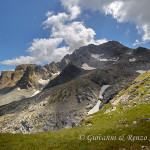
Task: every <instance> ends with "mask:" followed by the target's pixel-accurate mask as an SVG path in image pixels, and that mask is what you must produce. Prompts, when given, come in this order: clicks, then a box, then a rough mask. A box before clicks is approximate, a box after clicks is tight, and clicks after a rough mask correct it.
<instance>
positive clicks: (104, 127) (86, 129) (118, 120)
mask: <svg viewBox="0 0 150 150" xmlns="http://www.w3.org/2000/svg"><path fill="white" fill-rule="evenodd" d="M149 78H150V72H148V73H147V74H145V75H140V76H139V77H138V78H137V79H136V80H135V81H134V82H133V83H132V85H131V86H133V87H134V86H135V84H137V83H138V85H143V84H140V83H142V82H143V81H144V80H145V81H146V82H147V81H148V79H149ZM147 85H148V86H149V81H148V82H147ZM131 86H130V87H129V88H131ZM131 90H132V89H130V90H129V89H126V92H130V91H131ZM138 91H139V93H140V92H141V91H143V90H142V88H141V86H138V87H137V88H136V94H137V92H138ZM144 91H145V90H144ZM146 91H147V90H146ZM126 92H124V93H120V95H123V94H125V93H126ZM134 92H135V90H132V92H130V94H135V93H134ZM144 95H145V92H144ZM142 98H143V96H142ZM138 100H139V99H138ZM146 102H147V101H146ZM146 102H144V103H143V104H142V103H139V104H137V105H134V104H133V103H132V102H130V106H131V107H124V104H119V105H118V106H117V109H116V110H115V111H112V112H109V113H106V114H105V113H104V112H105V111H106V110H107V109H109V108H110V107H111V104H110V103H108V104H106V105H105V106H104V107H103V109H102V110H100V111H99V112H97V113H95V114H93V115H91V116H89V119H87V120H86V121H84V122H83V123H82V126H81V127H75V128H71V129H64V130H61V131H54V132H45V133H36V134H30V135H23V134H0V149H1V150H3V149H6V150H9V149H12V150H14V149H15V150H20V149H21V150H28V149H29V150H37V149H40V150H50V149H54V150H55V149H60V150H61V149H67V150H78V149H80V150H93V149H94V150H97V149H100V150H103V149H104V150H107V149H108V150H111V149H115V150H116V149H120V148H126V149H140V148H141V146H148V147H149V148H150V141H149V140H145V141H144V140H135V141H131V140H129V139H128V135H134V136H147V137H148V138H149V139H150V130H149V127H150V121H149V120H147V118H150V111H149V110H150V105H149V104H148V103H147V104H146ZM133 121H136V122H137V124H136V125H133ZM91 123H92V125H88V124H91ZM80 134H81V135H82V137H84V136H83V135H85V140H79V135H80ZM100 134H101V135H102V136H110V135H112V136H116V140H92V141H91V142H89V141H88V136H89V135H91V136H90V138H91V137H92V135H93V136H94V137H95V136H99V135H100ZM123 134H125V141H120V140H119V136H121V135H123Z"/></svg>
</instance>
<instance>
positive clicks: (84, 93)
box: [0, 41, 150, 133]
mask: <svg viewBox="0 0 150 150" xmlns="http://www.w3.org/2000/svg"><path fill="white" fill-rule="evenodd" d="M149 55H150V51H149V50H147V49H144V48H137V49H130V48H128V47H125V46H123V45H122V44H120V43H119V42H116V41H110V42H107V43H105V44H102V45H99V46H96V45H93V44H91V45H88V46H84V47H81V48H79V49H78V50H75V51H74V52H73V53H72V54H70V55H66V56H65V57H64V58H63V59H62V60H61V62H58V63H55V62H52V63H51V64H49V65H45V66H37V65H29V66H28V65H21V66H18V67H17V68H16V70H15V72H9V73H6V74H5V73H3V75H2V76H1V80H0V81H1V83H2V84H3V85H4V83H5V82H4V81H7V82H8V83H7V82H6V83H7V84H6V86H8V85H10V83H12V81H15V82H16V83H17V87H20V88H21V90H22V89H28V90H30V91H32V90H33V89H36V90H37V89H40V90H39V91H35V93H36V94H37V92H40V91H41V92H40V93H39V94H37V95H36V94H35V93H34V94H33V95H32V97H31V98H26V99H24V100H23V101H21V100H20V101H19V100H18V101H17V102H12V103H9V104H7V105H3V106H0V131H1V132H12V133H33V132H43V131H49V130H59V129H63V128H68V127H74V126H79V125H80V122H81V121H83V120H84V119H86V118H87V115H88V112H89V111H90V110H91V109H92V108H94V106H95V105H96V104H97V102H99V101H101V105H100V106H99V108H100V109H101V108H103V105H104V104H106V103H108V102H110V103H111V105H113V107H112V109H111V111H112V110H113V111H115V110H116V109H115V105H114V104H115V103H116V104H118V103H123V104H126V103H130V100H136V101H137V102H138V103H139V104H140V103H141V102H140V101H138V100H139V99H141V100H142V103H143V102H144V101H145V102H146V101H148V100H149V75H148V74H144V76H145V77H144V76H142V75H141V76H142V77H143V79H142V81H141V76H139V79H138V80H135V81H134V79H135V78H136V77H137V76H138V75H139V74H140V73H141V72H143V71H147V70H149V68H150V61H149ZM85 66H86V67H85ZM17 72H18V73H19V72H22V75H21V76H20V78H19V80H18V81H17V80H15V79H16V76H17ZM59 72H61V73H60V74H59ZM12 74H14V75H13V76H12ZM58 74H59V75H58ZM57 75H58V76H57ZM55 76H57V77H56V78H54V77H55ZM49 80H50V82H49V83H48V82H47V81H49ZM133 81H134V82H133ZM15 82H14V83H15ZM132 82H133V83H132ZM43 83H44V84H43ZM45 83H46V84H47V83H48V84H47V85H46V84H45ZM130 83H132V84H130ZM42 84H43V85H42ZM129 84H130V86H128V85H129ZM106 85H107V87H108V88H107V89H106V90H105V91H104V92H103V93H102V94H101V96H99V95H100V89H101V88H102V87H104V86H106ZM43 86H45V88H44V90H42V89H43ZM139 87H142V88H139ZM127 89H129V91H126V90H127ZM18 90H19V92H20V93H21V92H22V91H20V89H18ZM121 91H126V92H123V93H122V94H120V92H121ZM9 94H10V93H9ZM13 94H14V93H13ZM145 94H146V95H145ZM14 95H15V94H14ZM116 95H117V96H116ZM9 96H10V97H11V94H10V95H9ZM99 97H101V98H99ZM9 102H10V101H9ZM108 112H109V110H108Z"/></svg>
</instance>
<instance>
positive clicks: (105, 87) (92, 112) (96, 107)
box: [88, 85, 110, 115]
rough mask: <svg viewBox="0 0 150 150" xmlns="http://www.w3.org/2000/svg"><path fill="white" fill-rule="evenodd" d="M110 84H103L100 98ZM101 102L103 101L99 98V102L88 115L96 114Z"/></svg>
mask: <svg viewBox="0 0 150 150" xmlns="http://www.w3.org/2000/svg"><path fill="white" fill-rule="evenodd" d="M109 86H110V85H103V86H102V87H101V90H100V93H99V99H103V96H102V95H103V93H104V92H105V90H106V89H107V88H108V87H109ZM100 104H101V101H100V100H98V102H97V103H96V105H95V106H94V107H93V108H92V109H91V110H90V111H89V112H88V115H91V114H94V113H96V112H98V111H99V106H100Z"/></svg>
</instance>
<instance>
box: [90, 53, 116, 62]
mask: <svg viewBox="0 0 150 150" xmlns="http://www.w3.org/2000/svg"><path fill="white" fill-rule="evenodd" d="M103 55H104V54H101V55H99V54H91V56H92V57H93V58H96V59H98V60H99V61H117V60H118V59H119V57H118V58H113V59H106V58H101V56H103Z"/></svg>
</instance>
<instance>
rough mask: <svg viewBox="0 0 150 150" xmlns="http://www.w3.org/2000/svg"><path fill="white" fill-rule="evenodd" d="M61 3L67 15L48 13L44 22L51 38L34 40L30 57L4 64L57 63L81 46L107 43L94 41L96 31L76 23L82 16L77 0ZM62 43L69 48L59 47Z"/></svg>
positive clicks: (6, 61)
mask: <svg viewBox="0 0 150 150" xmlns="http://www.w3.org/2000/svg"><path fill="white" fill-rule="evenodd" d="M61 2H62V5H63V7H64V8H66V10H67V13H65V12H61V13H58V14H54V12H50V11H48V12H47V13H46V17H47V19H46V20H45V21H44V22H43V25H44V28H50V33H51V35H50V38H49V39H34V40H33V42H32V45H31V46H30V47H29V48H28V50H27V52H28V53H29V56H20V57H19V58H14V59H12V60H5V61H3V62H1V63H2V64H7V65H19V64H32V63H36V64H41V63H43V62H48V63H49V62H51V61H55V62H57V61H60V60H61V59H62V57H63V56H64V55H66V54H69V53H71V52H72V51H73V50H75V49H77V48H79V47H81V46H85V45H88V44H96V45H98V44H102V43H105V42H107V40H106V39H99V40H94V36H95V35H96V33H95V31H94V30H93V29H92V28H86V27H85V25H84V23H83V22H79V21H76V19H77V17H78V16H79V15H80V14H81V8H80V7H79V6H78V5H77V2H78V1H77V0H74V1H71V0H70V1H61ZM70 2H71V3H70ZM62 42H65V43H66V45H67V46H64V47H59V46H60V44H61V43H62Z"/></svg>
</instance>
